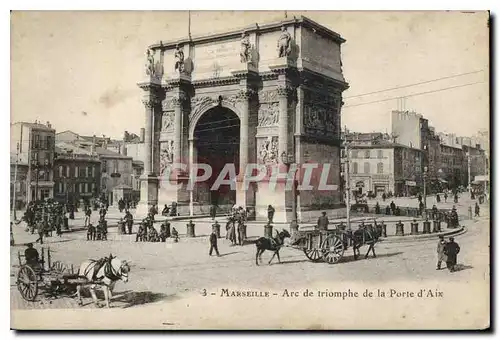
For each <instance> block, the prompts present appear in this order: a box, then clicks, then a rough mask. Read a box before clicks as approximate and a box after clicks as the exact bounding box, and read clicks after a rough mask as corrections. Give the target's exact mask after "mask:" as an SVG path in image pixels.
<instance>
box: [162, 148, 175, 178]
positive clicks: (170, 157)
mask: <svg viewBox="0 0 500 340" xmlns="http://www.w3.org/2000/svg"><path fill="white" fill-rule="evenodd" d="M173 162H174V141H173V140H169V141H166V142H164V143H161V146H160V176H163V175H164V174H165V173H166V172H167V170H168V169H169V168H170V166H171V165H172V163H173Z"/></svg>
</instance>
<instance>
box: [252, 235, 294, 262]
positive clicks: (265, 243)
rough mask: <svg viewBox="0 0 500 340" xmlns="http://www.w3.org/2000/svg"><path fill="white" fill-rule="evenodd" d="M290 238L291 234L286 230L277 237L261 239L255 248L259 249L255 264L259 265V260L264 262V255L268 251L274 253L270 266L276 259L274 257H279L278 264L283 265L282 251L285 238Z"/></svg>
mask: <svg viewBox="0 0 500 340" xmlns="http://www.w3.org/2000/svg"><path fill="white" fill-rule="evenodd" d="M287 237H290V233H289V232H288V231H286V230H285V229H283V230H281V231H280V232H279V233H277V235H276V237H273V238H271V237H260V238H259V239H258V240H257V241H256V242H255V246H256V247H257V253H256V254H255V264H256V265H259V260H260V262H262V253H263V252H265V251H266V250H270V251H273V252H274V254H273V256H272V257H271V259H270V260H269V263H268V264H271V261H272V260H273V259H274V256H276V255H277V256H278V262H279V263H281V259H280V249H281V247H282V246H283V244H284V242H285V238H287Z"/></svg>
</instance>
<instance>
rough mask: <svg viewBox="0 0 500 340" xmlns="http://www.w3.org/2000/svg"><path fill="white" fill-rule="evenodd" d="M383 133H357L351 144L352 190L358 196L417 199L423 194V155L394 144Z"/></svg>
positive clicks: (350, 179) (419, 151)
mask: <svg viewBox="0 0 500 340" xmlns="http://www.w3.org/2000/svg"><path fill="white" fill-rule="evenodd" d="M390 139H391V138H390V136H388V135H385V134H382V133H353V134H348V135H347V136H346V140H347V141H348V143H349V187H350V188H351V190H352V192H354V194H356V195H363V194H367V195H376V196H381V195H382V194H383V193H385V194H394V195H398V196H409V195H414V194H416V193H418V192H422V191H423V175H422V172H421V168H422V160H423V152H422V150H420V149H415V148H410V147H407V146H406V145H401V144H399V143H393V142H392V141H391V140H390Z"/></svg>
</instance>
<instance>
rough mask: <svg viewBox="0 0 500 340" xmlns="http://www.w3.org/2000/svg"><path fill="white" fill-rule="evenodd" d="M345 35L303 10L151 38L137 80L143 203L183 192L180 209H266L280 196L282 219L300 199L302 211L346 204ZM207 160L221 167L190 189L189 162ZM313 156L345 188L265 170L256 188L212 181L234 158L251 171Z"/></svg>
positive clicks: (240, 169)
mask: <svg viewBox="0 0 500 340" xmlns="http://www.w3.org/2000/svg"><path fill="white" fill-rule="evenodd" d="M342 43H344V39H343V38H341V37H340V35H339V34H337V33H335V32H333V31H331V30H329V29H327V28H325V27H323V26H321V25H319V24H317V23H315V22H313V21H311V20H309V19H307V18H305V17H300V18H294V19H286V20H284V21H282V22H275V23H269V24H262V25H260V24H259V25H257V24H256V25H253V26H252V27H248V28H247V29H242V30H238V31H232V32H226V33H224V34H218V35H213V36H203V37H197V38H190V39H183V40H182V39H181V40H179V41H175V42H161V43H158V44H153V45H151V46H150V48H149V49H148V53H147V55H148V58H147V63H146V79H145V80H144V81H141V82H140V83H139V84H138V85H139V87H140V88H141V89H142V90H143V91H144V98H143V103H144V105H145V115H146V119H145V139H144V141H145V143H144V144H145V146H144V148H145V157H144V175H143V178H142V182H141V204H140V206H139V211H142V212H146V211H147V209H148V206H150V205H151V204H159V205H163V204H170V203H171V202H173V201H175V202H177V203H178V205H179V212H181V213H194V214H196V213H199V212H201V211H202V210H204V209H205V211H206V209H208V208H207V207H208V205H210V204H214V203H217V204H219V205H232V204H234V203H236V204H238V205H240V206H244V207H247V208H248V209H249V210H250V211H254V212H255V215H256V217H257V218H266V216H267V206H268V205H273V206H274V207H275V209H276V214H275V220H276V221H289V220H291V219H293V218H294V216H293V209H295V210H296V211H297V215H300V212H301V211H305V210H308V209H310V208H311V207H313V206H322V207H327V206H329V207H332V208H334V207H335V206H337V205H339V204H340V199H341V192H340V190H339V189H338V184H339V183H340V175H339V174H340V168H339V167H340V126H341V124H340V111H341V106H342V92H343V91H344V90H345V89H347V88H348V85H347V83H346V82H345V80H344V77H343V74H342V63H341V53H340V47H341V44H342ZM221 135H223V137H224V138H223V139H221ZM214 155H217V157H214ZM202 162H203V163H205V164H207V163H208V164H209V165H210V166H211V167H212V169H214V173H213V177H211V178H210V179H209V180H207V181H205V182H204V183H200V184H199V185H197V186H195V188H194V190H193V191H188V190H187V188H186V185H185V184H186V178H187V173H188V172H189V167H190V166H192V164H194V163H202ZM306 162H320V163H323V162H324V163H329V164H331V167H330V173H328V183H329V184H333V185H337V189H335V190H325V191H322V190H319V189H318V188H317V187H316V189H313V190H308V191H304V192H301V193H300V195H299V196H297V195H295V194H293V193H292V192H290V191H287V190H285V189H284V183H281V184H280V183H278V187H277V188H272V186H270V185H269V180H268V178H267V179H266V178H265V179H263V180H261V181H260V182H258V183H256V184H255V185H252V186H250V187H249V188H245V187H244V186H241V185H240V186H236V189H235V190H233V188H232V187H231V186H229V185H228V186H222V187H219V188H218V190H209V188H210V186H211V183H212V182H213V181H214V180H215V179H216V177H217V176H218V175H219V173H220V171H221V170H220V169H222V168H223V166H224V164H228V163H231V164H234V165H235V169H236V172H237V173H238V174H239V175H240V178H242V176H243V174H244V169H246V165H247V164H249V163H258V164H261V165H263V166H265V167H266V168H268V169H270V168H271V167H281V168H284V169H286V168H288V166H289V165H290V164H292V163H299V164H302V163H306ZM175 163H182V164H186V165H187V168H184V169H182V170H181V169H176V168H173V164H175ZM298 176H299V178H300V174H298ZM282 184H283V185H282Z"/></svg>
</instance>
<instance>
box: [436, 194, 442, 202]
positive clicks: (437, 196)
mask: <svg viewBox="0 0 500 340" xmlns="http://www.w3.org/2000/svg"><path fill="white" fill-rule="evenodd" d="M436 202H437V203H440V202H441V197H440V196H439V194H436Z"/></svg>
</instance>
